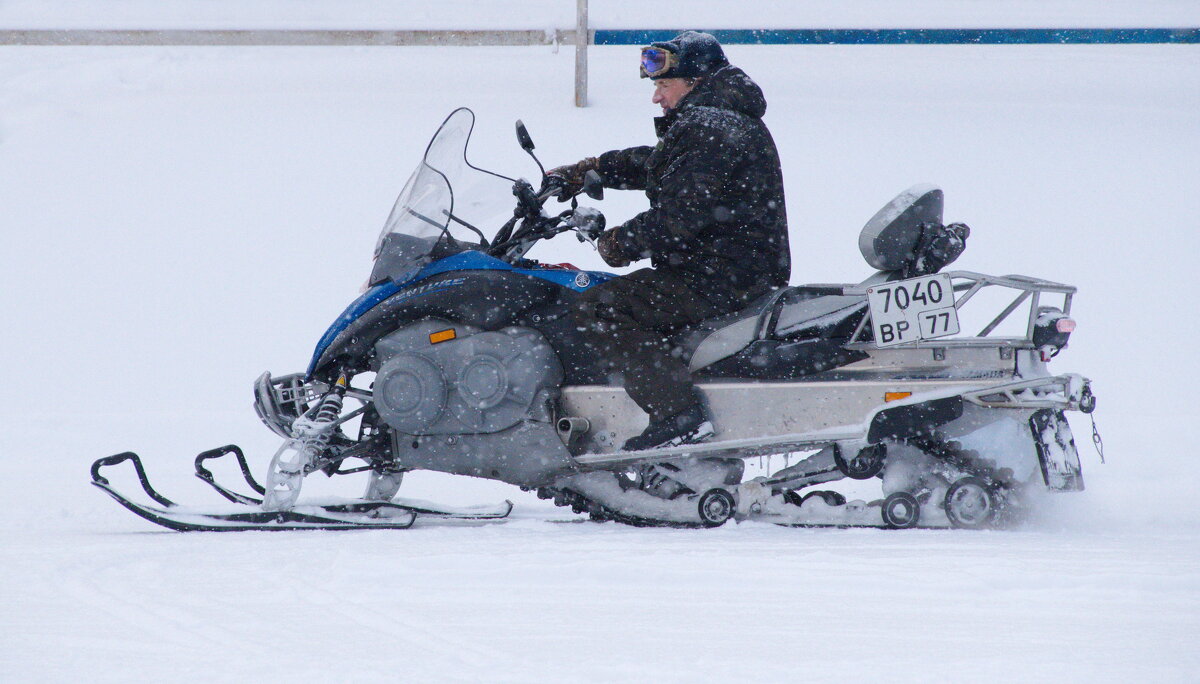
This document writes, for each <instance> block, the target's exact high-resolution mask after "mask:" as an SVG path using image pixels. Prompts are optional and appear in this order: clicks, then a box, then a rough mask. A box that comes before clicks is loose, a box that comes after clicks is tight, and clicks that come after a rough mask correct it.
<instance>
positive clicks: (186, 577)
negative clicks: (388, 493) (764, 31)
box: [0, 3, 1200, 682]
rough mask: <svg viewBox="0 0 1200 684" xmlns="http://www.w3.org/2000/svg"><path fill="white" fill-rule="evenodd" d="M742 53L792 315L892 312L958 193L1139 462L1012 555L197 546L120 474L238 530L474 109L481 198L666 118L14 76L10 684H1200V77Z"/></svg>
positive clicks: (905, 51) (236, 55)
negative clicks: (880, 246)
mask: <svg viewBox="0 0 1200 684" xmlns="http://www.w3.org/2000/svg"><path fill="white" fill-rule="evenodd" d="M6 4H7V3H6ZM729 52H730V54H731V56H732V58H733V59H734V61H735V62H736V63H738V64H740V65H743V66H744V67H745V68H746V70H747V71H748V72H749V73H751V74H752V75H753V76H754V77H755V78H757V79H758V80H759V81H760V83H762V85H763V87H764V90H765V91H766V93H767V97H768V100H769V102H770V110H769V112H768V117H767V119H768V124H769V125H770V126H771V127H772V130H773V132H774V134H775V137H776V140H777V142H778V144H779V147H780V150H781V153H782V155H783V163H784V170H785V176H786V178H787V182H788V188H787V190H788V200H789V219H790V222H791V225H792V231H793V249H794V263H795V268H794V274H795V275H794V281H795V282H842V281H851V280H859V279H860V278H862V277H864V276H865V275H866V274H867V269H866V266H865V265H864V264H863V263H862V261H861V259H860V257H859V255H858V254H857V250H856V237H857V232H858V229H859V228H860V227H861V225H862V223H863V222H864V221H865V220H866V219H867V218H869V217H870V216H871V215H872V214H873V213H874V212H875V210H876V209H877V208H878V207H879V206H881V205H882V204H883V203H884V202H886V201H887V200H888V199H890V198H891V197H892V195H894V194H895V193H896V192H898V191H900V190H902V189H904V188H905V187H907V186H909V185H911V184H913V183H916V182H921V181H930V182H936V183H939V184H941V185H942V186H943V187H944V188H945V190H946V195H947V219H949V220H964V221H966V222H967V223H969V224H970V225H971V226H972V229H973V231H974V232H973V235H972V238H971V241H970V244H969V246H968V250H967V253H966V254H965V255H964V257H963V258H962V260H961V261H960V262H959V264H960V265H961V266H962V267H963V268H968V269H971V270H976V271H982V272H991V273H1009V272H1018V273H1026V274H1029V275H1039V276H1044V277H1049V278H1052V279H1057V280H1061V281H1063V282H1068V283H1072V284H1074V285H1077V286H1078V287H1079V288H1080V295H1079V297H1078V300H1077V302H1076V307H1077V308H1076V309H1075V317H1076V318H1077V319H1078V321H1079V323H1080V325H1079V330H1078V331H1077V332H1076V333H1075V335H1074V338H1073V343H1072V347H1071V349H1069V350H1068V351H1066V352H1064V354H1063V355H1062V356H1061V357H1060V359H1059V360H1057V361H1056V362H1055V366H1056V367H1057V369H1058V370H1062V371H1076V372H1081V373H1084V374H1086V375H1089V376H1091V377H1093V378H1094V379H1095V387H1096V390H1097V392H1098V394H1099V398H1100V408H1099V410H1098V412H1097V417H1098V419H1099V421H1100V427H1101V429H1102V431H1103V434H1104V437H1105V445H1106V447H1107V456H1108V461H1109V462H1108V464H1107V465H1103V466H1101V465H1099V464H1098V462H1097V458H1096V456H1095V454H1094V453H1093V451H1092V450H1091V448H1090V446H1088V445H1087V441H1088V440H1087V434H1088V431H1089V430H1090V427H1089V424H1088V423H1087V421H1086V420H1075V421H1074V425H1075V431H1076V435H1077V438H1078V439H1079V441H1080V443H1081V453H1082V454H1083V460H1084V468H1085V478H1086V480H1087V483H1088V491H1087V492H1085V493H1084V494H1081V495H1078V496H1072V497H1066V498H1063V499H1061V500H1059V501H1058V506H1057V507H1056V510H1054V511H1051V512H1050V514H1049V515H1048V516H1047V521H1045V522H1041V523H1039V524H1035V525H1033V526H1032V527H1031V528H1029V529H1025V530H1020V531H1016V532H1003V533H999V532H996V533H977V534H976V533H952V532H931V531H930V532H927V531H916V532H906V533H885V532H882V531H870V530H849V531H845V530H843V531H839V530H794V529H784V528H779V527H774V526H769V525H762V524H744V525H740V526H735V525H728V526H726V527H724V528H721V529H718V530H713V531H679V530H642V529H631V528H625V527H619V526H616V525H611V524H609V525H593V524H588V523H581V522H576V521H575V519H574V516H572V515H571V514H570V513H567V512H564V511H561V510H557V509H554V508H552V507H549V506H547V505H545V503H544V502H540V501H538V500H536V499H534V498H533V497H531V496H529V495H526V494H522V493H521V492H519V491H516V490H515V489H513V488H510V487H507V486H504V485H498V484H495V483H490V482H485V481H479V480H471V479H466V478H450V477H443V476H438V475H431V474H417V475H415V476H412V477H411V478H410V481H409V482H408V483H406V491H407V493H408V495H410V496H413V497H419V498H428V499H437V500H444V501H448V502H451V503H474V502H484V501H491V500H498V499H503V498H512V499H513V500H514V501H516V502H517V505H518V508H517V512H516V518H515V520H514V521H512V522H510V523H508V524H505V525H488V526H481V527H475V526H470V527H461V526H421V527H417V528H414V529H412V530H408V531H405V532H394V533H388V532H355V533H340V534H335V533H320V532H315V533H299V534H291V535H270V534H238V535H180V534H175V533H168V532H165V531H164V532H160V531H158V530H157V529H156V528H153V527H152V526H151V525H150V524H149V523H146V522H144V521H142V520H140V519H137V518H135V517H133V516H132V515H130V514H128V513H127V512H125V511H123V510H121V509H119V508H118V507H117V506H116V505H115V504H113V503H112V502H110V501H109V500H108V499H107V497H104V496H103V495H102V494H101V493H99V492H96V491H93V489H92V488H91V487H89V486H87V484H86V477H87V476H86V468H87V466H88V465H89V463H90V462H91V461H92V460H94V459H95V458H96V457H99V456H103V455H107V454H111V453H116V452H119V451H124V450H127V449H133V450H135V451H138V452H139V453H141V454H142V455H143V456H144V457H145V458H146V461H147V467H148V468H149V470H150V474H151V476H152V477H153V478H154V479H155V481H156V482H157V483H160V484H161V490H162V491H163V492H164V493H166V494H167V495H168V496H171V497H173V498H176V499H177V500H183V501H188V502H203V501H216V500H217V498H216V495H215V494H213V493H212V492H211V491H208V490H207V489H206V488H204V487H203V485H201V484H200V483H199V482H197V481H196V480H194V479H193V478H191V477H190V475H189V473H190V471H191V459H192V455H193V454H194V453H196V452H197V451H199V450H201V449H205V448H209V447H211V446H216V445H218V444H223V443H228V442H230V441H237V442H239V443H241V444H242V445H243V446H244V447H245V448H246V449H247V453H249V454H251V456H252V458H255V457H256V458H257V459H258V462H259V463H260V464H261V463H262V462H263V461H262V459H265V458H266V457H267V454H269V453H271V451H272V450H273V449H274V448H275V446H276V440H275V438H274V437H273V436H272V435H271V434H270V433H269V432H267V431H266V430H265V429H264V428H262V427H261V425H259V424H258V422H257V420H256V419H255V418H254V415H253V411H252V410H251V409H250V406H249V403H250V395H249V385H250V382H251V381H252V380H253V378H254V377H255V376H257V375H258V374H259V373H260V372H261V371H262V370H264V369H270V370H272V371H273V372H278V373H282V372H291V371H294V370H299V369H301V368H302V367H303V366H304V365H305V363H306V362H307V359H308V355H309V354H310V353H311V348H312V345H313V344H314V343H315V341H316V339H317V338H318V337H319V336H320V334H321V332H322V331H323V330H324V328H325V326H326V325H327V324H328V322H329V321H330V320H332V318H333V317H334V316H336V314H337V313H338V312H339V311H340V310H341V309H342V308H343V307H344V305H345V304H346V302H348V301H349V300H350V299H352V298H353V297H354V296H355V294H356V293H357V288H358V286H359V285H360V283H361V281H362V279H363V277H364V276H365V275H366V271H367V268H368V266H369V263H368V259H369V255H370V250H371V247H372V245H373V244H374V238H375V234H376V232H377V230H378V228H379V226H380V225H381V224H382V221H383V219H384V218H385V217H386V214H387V211H388V210H389V209H390V207H391V202H392V200H393V199H394V196H395V193H396V192H397V191H398V190H399V188H400V186H401V185H402V184H403V182H404V180H405V178H406V177H407V175H408V173H409V171H410V169H411V168H412V166H413V165H414V164H415V163H416V160H417V158H418V157H419V155H420V152H421V150H422V149H423V147H424V145H425V142H426V139H427V136H428V135H429V134H430V133H432V131H433V129H434V127H435V126H436V125H437V123H439V122H440V121H441V119H442V118H443V117H444V116H445V114H446V113H448V112H449V111H450V109H451V108H453V107H454V106H457V105H469V106H471V107H473V108H474V109H475V111H476V113H477V114H478V118H479V125H478V127H477V138H478V139H477V142H478V145H477V146H476V147H475V148H474V152H475V153H476V154H475V159H476V160H477V161H478V162H481V163H484V164H485V165H490V166H493V167H495V168H498V169H500V170H510V171H513V172H516V173H523V174H526V175H532V174H533V173H534V169H533V167H532V165H531V164H530V163H529V162H528V161H527V160H525V159H524V158H523V156H522V155H521V153H520V151H519V150H518V149H517V147H516V145H515V143H514V142H513V141H512V139H511V138H512V133H511V122H512V121H513V120H514V119H516V118H523V119H524V121H525V122H526V123H527V124H528V126H529V128H530V131H531V133H532V134H533V136H534V139H535V140H536V141H537V143H538V145H539V152H540V154H541V156H542V158H543V160H545V161H546V162H548V163H561V162H564V161H570V160H574V159H577V158H579V157H581V156H583V155H585V154H594V153H596V152H598V151H601V150H604V149H609V148H611V147H615V146H619V145H626V144H634V143H642V142H645V141H647V140H649V139H650V136H651V129H650V124H649V118H650V116H651V115H652V114H653V108H652V107H651V105H650V104H649V101H648V100H649V87H648V86H647V85H646V83H645V82H639V81H638V79H637V78H636V77H635V76H634V67H633V66H632V62H633V59H632V57H631V56H630V54H629V50H628V49H627V48H617V47H613V48H598V49H595V50H594V51H593V52H592V71H591V79H592V82H591V89H592V106H591V107H589V108H587V109H584V110H577V109H574V108H573V107H571V106H570V99H571V93H570V83H571V69H572V54H571V51H569V50H563V51H561V52H559V53H555V52H553V50H552V49H550V48H480V49H472V50H470V51H469V52H467V51H464V50H462V49H459V48H442V49H436V48H400V49H365V48H361V49H360V48H272V49H254V48H228V49H215V48H207V49H206V48H197V49H183V48H170V49H166V48H131V49H122V48H98V49H97V48H0V207H2V212H0V239H2V240H3V243H2V245H0V305H2V308H0V320H3V321H4V325H5V328H4V331H5V334H4V336H3V339H2V340H0V345H2V346H0V358H3V359H4V369H5V371H6V373H5V376H6V377H7V378H8V379H9V382H10V386H11V389H10V390H9V391H8V392H6V393H5V396H4V399H3V400H0V401H2V402H3V403H2V404H0V411H2V413H3V415H5V416H6V417H7V418H8V419H7V420H6V421H5V422H4V424H3V427H2V428H0V482H3V483H4V491H5V492H6V495H7V505H6V506H5V514H6V516H7V520H6V523H5V524H4V525H3V526H2V527H0V568H2V569H0V605H3V606H4V608H5V609H4V610H3V611H0V678H2V679H4V680H5V681H67V680H74V679H78V678H80V677H87V678H88V679H90V680H96V681H130V680H145V679H150V678H154V677H157V678H169V679H172V680H176V681H234V680H246V679H249V678H257V679H259V680H263V681H288V682H308V681H312V682H317V681H329V680H334V679H346V680H353V681H382V680H384V679H401V680H406V681H439V680H441V681H478V680H485V681H498V682H510V681H511V682H520V681H543V680H548V679H558V680H565V681H615V680H633V681H667V682H670V681H684V680H695V679H698V678H699V679H718V678H722V679H735V678H736V679H739V680H755V681H770V682H774V681H791V680H795V679H799V678H823V679H827V678H833V677H843V678H845V679H847V680H848V681H874V680H880V679H883V678H885V677H886V678H888V679H890V680H893V681H929V680H931V679H944V678H950V677H953V678H959V679H967V680H970V681H1051V680H1053V681H1064V680H1065V681H1085V680H1086V681H1122V680H1127V679H1131V678H1139V679H1145V680H1149V681H1194V678H1195V673H1196V672H1197V671H1198V669H1200V655H1197V651H1196V650H1195V647H1194V645H1195V642H1196V639H1197V637H1198V636H1200V573H1198V571H1197V566H1198V565H1200V534H1198V533H1197V532H1196V530H1195V526H1194V525H1193V524H1192V520H1193V518H1194V501H1195V498H1196V494H1197V492H1198V491H1200V487H1198V484H1200V479H1198V478H1197V475H1196V473H1195V470H1194V468H1192V462H1191V458H1190V456H1191V453H1190V451H1189V449H1188V447H1187V446H1186V445H1187V444H1188V440H1187V436H1188V434H1189V430H1190V428H1191V427H1192V426H1194V425H1196V424H1197V422H1198V421H1197V419H1198V418H1200V416H1198V415H1197V410H1196V408H1195V406H1196V403H1195V401H1194V399H1193V392H1192V385H1193V380H1194V377H1195V372H1196V369H1197V364H1196V362H1195V360H1194V356H1193V354H1191V353H1190V349H1189V348H1188V346H1187V345H1188V343H1189V341H1190V340H1193V339H1195V338H1196V336H1197V326H1196V321H1195V317H1194V312H1195V309H1196V307H1195V306H1194V305H1192V304H1191V303H1190V297H1189V292H1190V291H1191V290H1192V289H1194V277H1193V276H1192V268H1191V267H1192V266H1193V262H1194V255H1195V254H1196V253H1197V251H1198V248H1200V238H1198V237H1197V232H1196V227H1197V218H1196V217H1197V216H1200V196H1198V195H1197V193H1196V192H1195V190H1194V189H1195V188H1196V187H1197V185H1198V183H1197V181H1198V180H1200V173H1198V171H1200V169H1198V167H1197V165H1196V162H1195V160H1196V159H1197V158H1198V157H1200V59H1197V57H1198V56H1200V48H1197V47H1196V46H1140V47H1130V46H1124V47H1099V46H1073V47H1051V46H1043V47H1019V48H1014V47H1004V46H996V47H848V48H838V47H731V48H730V51H729ZM640 202H641V200H639V198H638V197H636V196H633V195H630V194H627V195H625V196H622V195H620V194H618V193H613V195H612V196H611V197H610V198H609V199H606V200H605V201H604V202H603V204H602V205H601V206H602V207H603V209H604V210H605V211H606V213H608V215H609V216H610V218H615V219H618V220H619V218H620V217H622V216H627V215H629V214H630V213H632V212H633V211H636V210H637V208H638V207H639V206H640ZM554 247H555V251H553V252H547V251H544V250H545V248H544V247H543V248H541V249H542V250H543V251H542V252H541V254H542V255H549V254H554V255H555V256H561V258H562V259H564V260H570V261H573V262H574V263H576V264H579V265H581V266H585V267H599V266H600V262H599V261H598V260H597V259H596V258H595V257H594V255H591V254H588V253H587V252H586V251H584V249H583V248H582V247H581V246H579V245H578V244H577V243H575V242H574V241H573V240H569V241H568V240H564V241H562V243H556V244H555V245H554ZM559 250H560V251H559ZM260 468H261V465H260ZM118 484H120V485H121V486H123V487H125V488H128V489H130V490H131V491H132V488H134V487H135V486H136V485H135V483H134V482H133V480H132V478H131V477H127V478H125V479H123V480H119V482H118ZM308 486H309V490H310V491H317V492H320V491H331V492H338V493H345V494H348V495H353V494H357V493H358V491H359V488H360V487H361V482H360V481H357V480H355V481H353V482H326V481H323V480H321V479H318V478H314V481H313V482H311V483H309V485H308Z"/></svg>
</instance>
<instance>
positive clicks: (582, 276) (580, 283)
mask: <svg viewBox="0 0 1200 684" xmlns="http://www.w3.org/2000/svg"><path fill="white" fill-rule="evenodd" d="M591 284H592V279H591V278H590V277H589V276H588V274H586V273H584V272H582V271H580V272H579V273H576V274H575V287H587V286H588V285H591Z"/></svg>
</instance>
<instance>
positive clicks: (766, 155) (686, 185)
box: [599, 66, 791, 307]
mask: <svg viewBox="0 0 1200 684" xmlns="http://www.w3.org/2000/svg"><path fill="white" fill-rule="evenodd" d="M766 109H767V102H766V100H765V99H764V98H763V94H762V90H761V89H760V88H759V87H758V85H757V84H756V83H754V81H752V80H750V77H749V76H747V75H746V74H745V72H743V71H742V70H741V69H738V68H736V67H733V66H727V67H724V68H722V69H720V70H718V71H717V72H715V73H714V74H712V75H711V76H709V77H708V78H705V79H703V80H702V81H701V82H700V83H699V84H697V85H696V87H695V88H694V89H693V90H692V91H691V92H690V93H688V94H687V95H686V96H684V98H683V99H682V100H681V101H680V102H679V104H678V106H676V107H675V108H674V109H672V110H671V111H670V112H668V113H667V114H666V115H665V116H661V117H658V118H656V119H655V120H654V124H655V130H656V132H657V133H658V137H659V141H658V145H657V146H655V147H631V148H629V149H625V150H613V151H611V152H606V153H604V154H602V155H600V157H599V172H600V175H601V177H602V178H603V179H604V184H605V186H607V187H610V188H617V189H632V190H645V191H646V196H647V197H649V199H650V209H649V210H648V211H644V212H642V213H640V214H638V215H637V216H635V217H633V218H632V219H630V220H629V221H627V222H625V223H624V224H622V225H620V226H618V227H617V228H615V230H616V231H617V240H618V243H619V244H620V246H621V249H622V251H624V252H625V254H626V255H627V256H630V257H631V258H634V259H637V258H645V257H649V258H650V259H651V263H652V264H653V266H654V267H655V269H660V270H667V271H671V272H673V273H676V274H678V275H679V276H681V277H682V278H683V279H684V280H685V281H686V282H687V283H688V285H689V287H691V288H692V289H693V290H694V291H696V292H697V293H698V294H700V295H702V296H704V297H706V298H708V299H711V300H713V303H715V304H718V305H719V306H722V307H735V306H737V305H739V304H742V303H744V302H746V301H748V300H750V299H753V298H754V297H757V296H759V295H761V294H763V293H764V292H767V291H768V290H770V289H771V288H775V287H780V286H783V285H786V284H787V281H788V277H789V275H790V273H791V258H790V255H789V252H788V232H787V215H786V213H785V205H784V198H783V172H782V170H781V169H780V165H779V153H778V151H777V150H776V149H775V141H774V140H773V139H772V138H771V133H770V132H769V131H768V130H767V127H766V125H764V124H763V122H762V115H763V113H764V112H766Z"/></svg>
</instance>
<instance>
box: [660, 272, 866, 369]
mask: <svg viewBox="0 0 1200 684" xmlns="http://www.w3.org/2000/svg"><path fill="white" fill-rule="evenodd" d="M889 275H890V274H888V273H886V272H880V273H877V274H875V275H874V276H872V277H871V278H869V279H868V280H867V281H866V283H872V282H880V281H883V280H886V279H887V277H888V276H889ZM846 287H847V286H845V285H800V286H796V287H784V288H779V289H777V290H774V291H772V292H769V293H767V294H765V295H763V296H762V297H759V298H758V299H756V300H754V301H753V302H751V303H750V305H749V306H747V307H746V308H744V309H742V310H741V311H737V312H735V313H732V314H727V315H725V316H720V317H718V318H713V319H710V320H707V321H705V322H703V323H701V324H700V325H698V326H694V327H691V328H688V329H687V330H686V331H684V332H683V333H681V334H680V335H678V336H677V338H676V340H675V341H676V345H677V346H678V348H679V349H680V350H681V351H682V352H683V355H684V358H687V359H688V360H689V363H688V365H689V368H690V369H691V371H692V372H696V371H698V370H700V369H702V368H706V367H708V366H711V365H712V364H714V363H717V362H718V361H721V360H723V359H726V358H729V357H730V356H733V355H735V354H738V353H739V352H741V351H742V350H743V349H746V348H747V347H749V346H750V345H751V344H753V343H754V342H756V341H759V340H787V341H798V340H806V339H837V338H839V337H843V338H845V337H848V336H849V334H850V332H852V331H853V328H852V327H851V328H850V330H849V331H846V330H845V328H846V327H847V326H846V323H847V321H848V320H850V319H851V318H854V319H855V324H857V318H858V317H857V316H856V314H859V313H860V312H863V311H865V310H866V306H867V299H866V297H863V296H860V295H846V294H844V290H845V288H846Z"/></svg>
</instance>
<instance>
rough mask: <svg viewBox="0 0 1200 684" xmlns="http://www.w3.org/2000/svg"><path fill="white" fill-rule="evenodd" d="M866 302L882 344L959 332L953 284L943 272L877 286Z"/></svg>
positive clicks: (871, 290) (870, 291) (873, 325)
mask: <svg viewBox="0 0 1200 684" xmlns="http://www.w3.org/2000/svg"><path fill="white" fill-rule="evenodd" d="M867 305H868V306H869V307H870V308H871V329H872V331H873V332H874V333H875V344H876V346H879V347H890V346H893V345H897V344H904V343H905V342H916V341H918V340H928V339H933V338H935V337H945V336H946V335H956V334H958V310H957V309H955V308H954V287H953V286H952V285H951V283H950V276H948V275H946V274H944V273H935V274H933V275H927V276H920V277H918V278H909V279H908V280H897V281H895V282H891V283H883V284H881V285H875V286H874V287H871V288H869V289H868V290H867Z"/></svg>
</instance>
